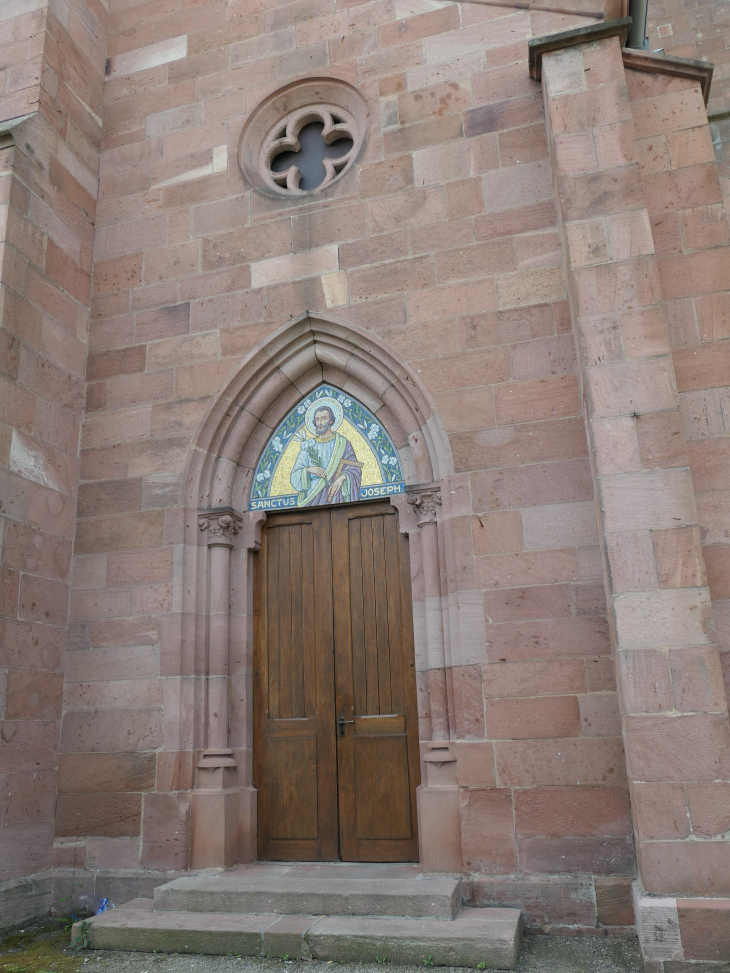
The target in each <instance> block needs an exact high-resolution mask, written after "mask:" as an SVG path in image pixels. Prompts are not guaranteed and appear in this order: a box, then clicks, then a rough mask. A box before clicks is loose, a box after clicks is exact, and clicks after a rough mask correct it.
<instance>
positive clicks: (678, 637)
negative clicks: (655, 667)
mask: <svg viewBox="0 0 730 973" xmlns="http://www.w3.org/2000/svg"><path fill="white" fill-rule="evenodd" d="M614 611H615V616H616V635H617V640H618V644H619V646H620V647H621V648H622V649H651V648H660V647H666V646H681V645H704V644H707V643H708V642H709V641H710V637H709V628H708V624H709V619H710V615H711V603H710V597H709V594H708V592H707V589H705V588H670V589H664V590H660V591H642V592H625V593H624V594H621V595H617V596H616V597H615V599H614Z"/></svg>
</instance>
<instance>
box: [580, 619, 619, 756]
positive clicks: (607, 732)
mask: <svg viewBox="0 0 730 973" xmlns="http://www.w3.org/2000/svg"><path fill="white" fill-rule="evenodd" d="M604 610H605V609H604ZM578 702H579V704H580V723H581V731H582V733H583V736H597V737H616V736H618V735H619V734H620V733H621V713H620V711H619V705H618V699H617V698H616V694H615V693H611V692H609V693H591V694H590V695H587V696H581V697H580V699H579V700H578Z"/></svg>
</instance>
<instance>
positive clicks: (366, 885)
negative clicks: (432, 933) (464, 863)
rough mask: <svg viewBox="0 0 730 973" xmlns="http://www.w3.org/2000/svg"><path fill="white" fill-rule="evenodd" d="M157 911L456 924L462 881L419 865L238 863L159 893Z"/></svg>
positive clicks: (179, 881)
mask: <svg viewBox="0 0 730 973" xmlns="http://www.w3.org/2000/svg"><path fill="white" fill-rule="evenodd" d="M154 901H155V911H157V912H160V911H165V912H182V911H185V912H224V913H275V914H277V915H318V916H403V917H410V918H414V917H419V918H420V917H426V916H431V917H438V918H440V919H452V918H453V917H454V915H455V914H456V912H457V911H458V909H459V908H460V907H461V880H460V879H459V878H458V877H454V876H449V875H424V874H423V873H422V872H420V871H418V868H417V866H413V865H360V864H357V865H354V864H353V865H350V864H346V865H334V866H333V865H327V866H321V865H319V866H318V865H278V864H260V863H256V864H254V865H239V866H237V867H235V868H231V869H229V870H228V871H226V872H215V873H210V872H209V873H199V874H197V875H185V876H183V877H182V878H178V879H176V880H175V881H173V882H168V883H167V884H166V885H161V886H160V887H159V888H156V889H155V891H154Z"/></svg>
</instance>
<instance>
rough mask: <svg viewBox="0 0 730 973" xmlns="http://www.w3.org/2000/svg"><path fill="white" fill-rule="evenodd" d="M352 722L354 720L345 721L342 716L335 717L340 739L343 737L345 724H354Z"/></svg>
mask: <svg viewBox="0 0 730 973" xmlns="http://www.w3.org/2000/svg"><path fill="white" fill-rule="evenodd" d="M354 722H355V721H354V720H346V719H345V717H344V716H338V717H337V726H338V728H339V731H340V736H341V737H343V736H344V735H345V723H354Z"/></svg>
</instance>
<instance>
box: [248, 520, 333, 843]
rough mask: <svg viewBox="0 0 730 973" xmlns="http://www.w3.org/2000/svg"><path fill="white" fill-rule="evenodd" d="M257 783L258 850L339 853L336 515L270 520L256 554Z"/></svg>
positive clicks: (255, 763)
mask: <svg viewBox="0 0 730 973" xmlns="http://www.w3.org/2000/svg"><path fill="white" fill-rule="evenodd" d="M255 613H256V649H255V665H254V708H255V714H254V721H255V735H254V782H255V784H256V786H257V787H258V790H259V857H261V858H263V859H274V860H279V861H280V860H285V861H295V860H306V861H317V860H325V861H326V860H331V859H334V858H336V857H337V852H338V836H337V769H336V750H335V731H334V726H335V722H334V720H335V713H334V698H333V688H332V687H333V684H334V670H333V656H332V577H331V541H330V522H329V514H328V512H325V513H324V516H322V515H321V514H319V513H318V512H316V511H314V512H299V511H297V512H296V513H292V514H279V515H276V516H273V517H271V518H269V520H267V524H266V528H265V530H264V532H263V537H262V545H261V551H260V552H259V555H258V563H257V579H256V604H255Z"/></svg>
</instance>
